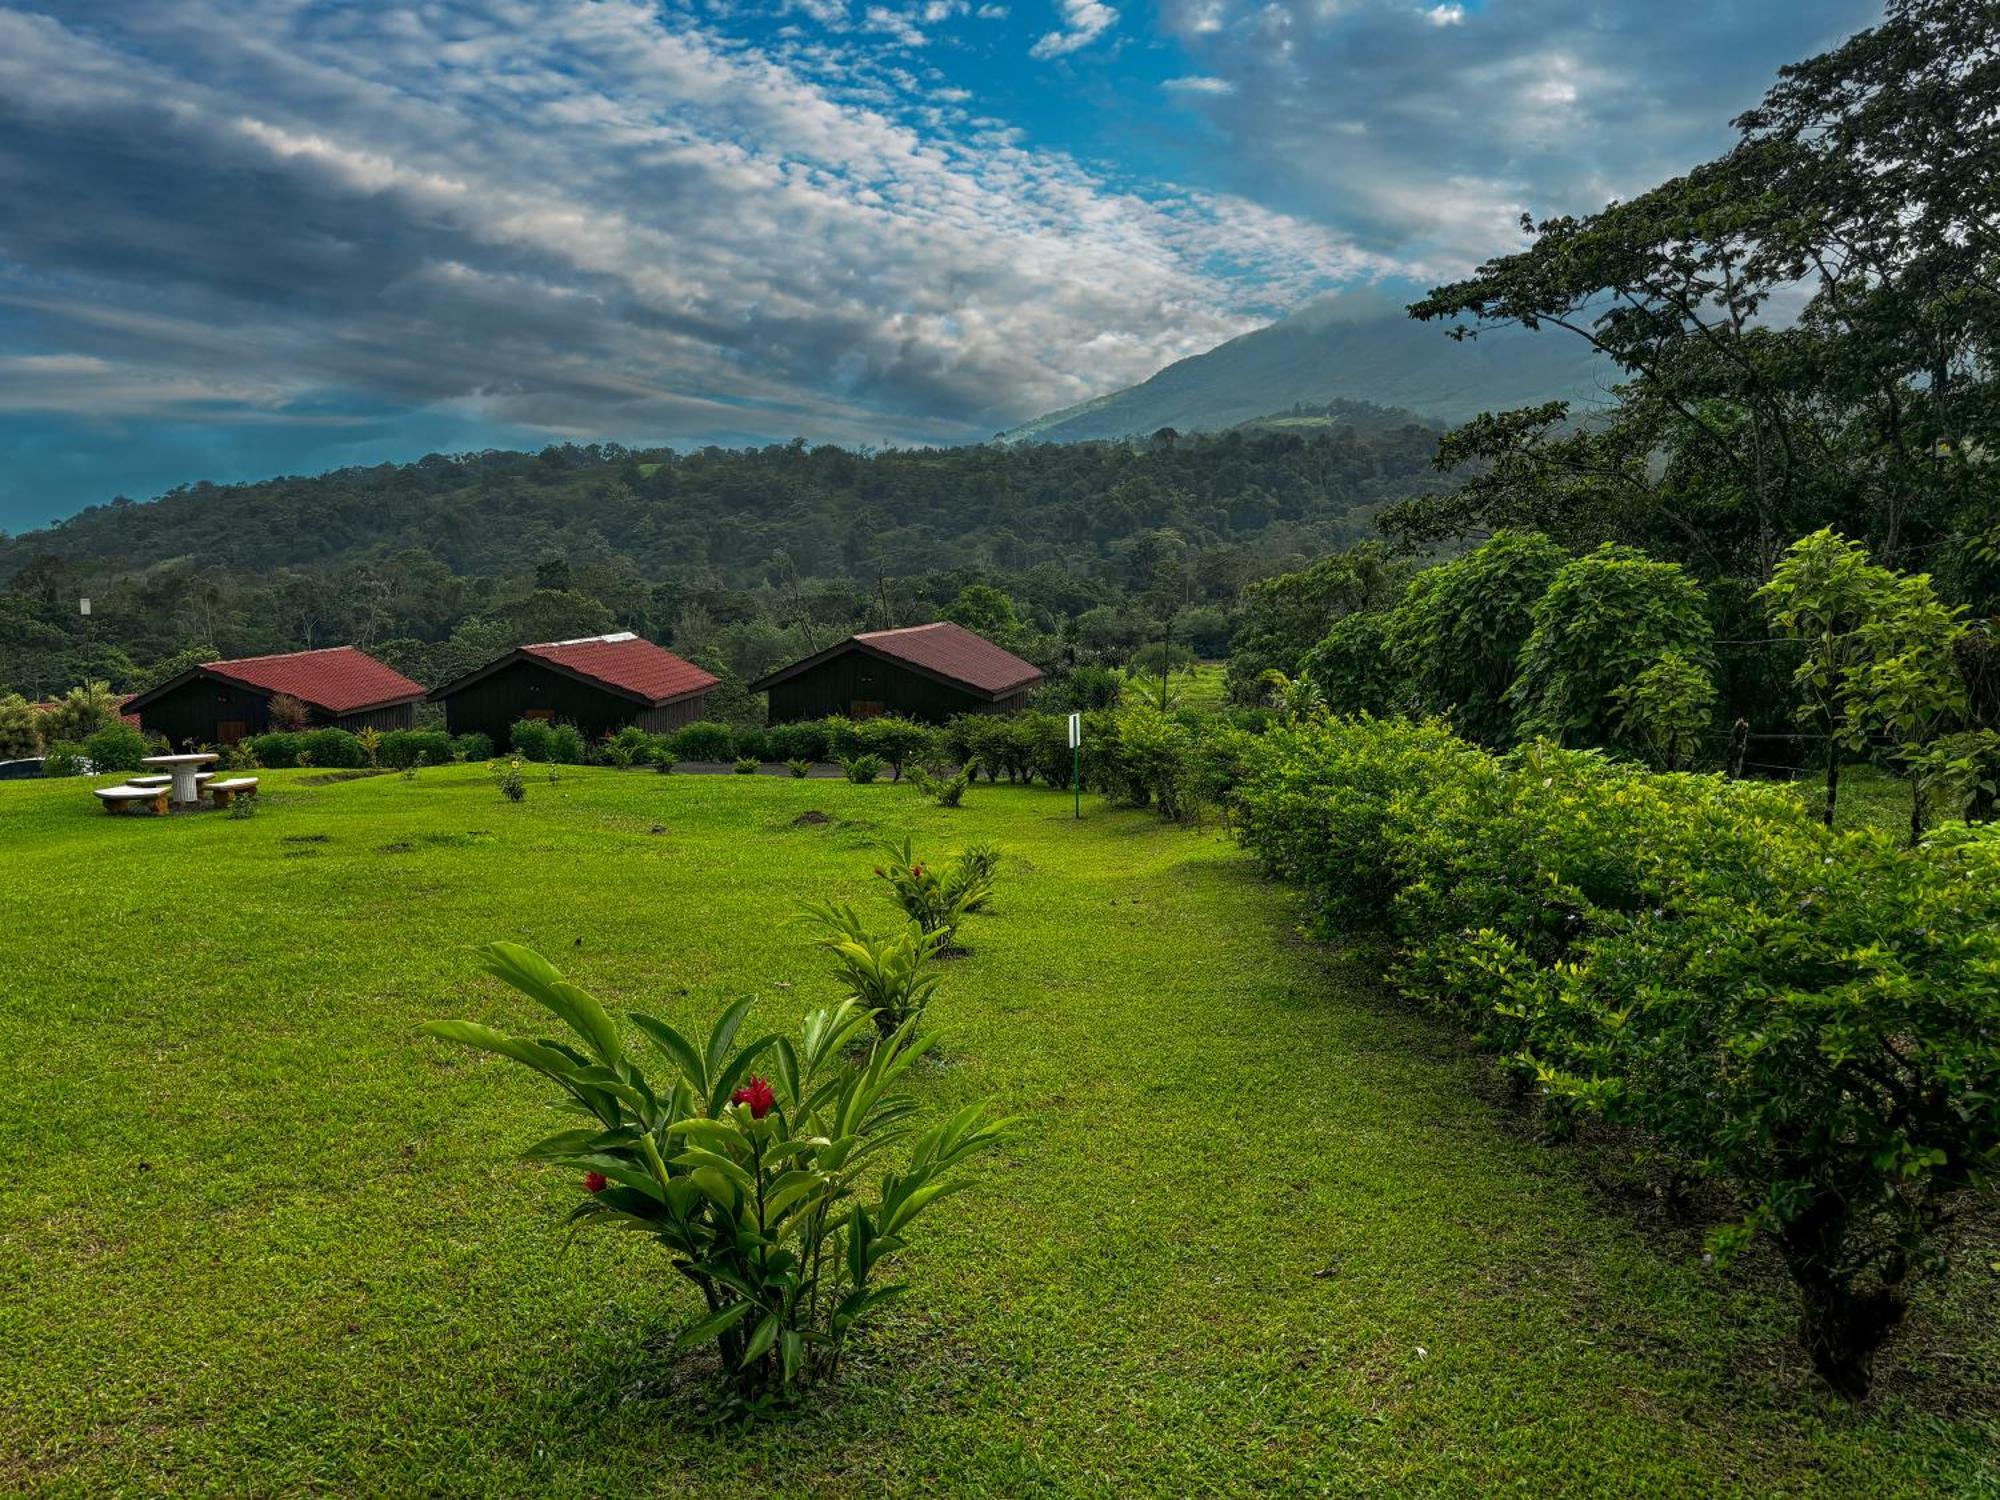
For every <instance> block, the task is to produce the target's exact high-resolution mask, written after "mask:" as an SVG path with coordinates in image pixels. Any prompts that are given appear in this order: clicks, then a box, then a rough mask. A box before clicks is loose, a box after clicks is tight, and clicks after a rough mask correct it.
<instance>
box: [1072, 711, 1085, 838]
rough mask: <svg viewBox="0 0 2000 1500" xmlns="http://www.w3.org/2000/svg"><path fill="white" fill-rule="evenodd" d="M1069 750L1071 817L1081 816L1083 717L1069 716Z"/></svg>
mask: <svg viewBox="0 0 2000 1500" xmlns="http://www.w3.org/2000/svg"><path fill="white" fill-rule="evenodd" d="M1069 748H1070V752H1071V754H1072V756H1073V757H1074V762H1075V770H1074V772H1073V773H1072V778H1071V781H1070V799H1071V802H1072V803H1073V805H1074V808H1075V811H1074V813H1073V814H1072V816H1074V817H1077V818H1081V817H1082V816H1083V715H1082V714H1071V715H1070V716H1069Z"/></svg>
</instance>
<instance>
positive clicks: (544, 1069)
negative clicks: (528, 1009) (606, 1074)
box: [418, 1021, 576, 1079]
mask: <svg viewBox="0 0 2000 1500" xmlns="http://www.w3.org/2000/svg"><path fill="white" fill-rule="evenodd" d="M418 1030H420V1031H422V1032H423V1033H424V1034H425V1035H426V1036H434V1037H437V1038H439V1039H440V1040H442V1041H447V1042H457V1043H458V1044H459V1045H460V1046H464V1047H473V1048H476V1049H478V1050H479V1051H481V1052H497V1053H498V1054H499V1055H500V1056H502V1057H511V1058H513V1059H514V1061H515V1062H518V1063H526V1064H527V1065H528V1066H529V1067H531V1068H533V1069H534V1070H535V1071H536V1072H537V1073H546V1074H548V1075H549V1076H550V1077H551V1078H563V1079H567V1078H569V1077H570V1076H571V1075H572V1074H574V1073H575V1071H576V1067H575V1064H573V1063H572V1062H570V1060H569V1059H568V1058H566V1057H564V1056H563V1055H562V1053H560V1052H558V1051H556V1050H555V1048H553V1047H549V1046H544V1045H543V1044H542V1043H540V1042H531V1041H529V1040H528V1039H527V1038H526V1037H524V1036H509V1035H508V1034H507V1033H506V1032H504V1031H495V1030H494V1029H493V1028H492V1027H491V1026H481V1025H480V1024H479V1023H478V1022H477V1021H426V1022H424V1024H423V1025H422V1026H420V1027H419V1028H418Z"/></svg>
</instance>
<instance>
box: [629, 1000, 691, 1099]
mask: <svg viewBox="0 0 2000 1500" xmlns="http://www.w3.org/2000/svg"><path fill="white" fill-rule="evenodd" d="M630 1014H631V1018H632V1024H633V1025H634V1026H636V1027H638V1028H639V1029H640V1030H641V1031H643V1032H644V1033H645V1034H646V1039H647V1040H648V1041H650V1042H651V1043H652V1044H653V1045H654V1046H656V1047H658V1048H659V1049H660V1050H661V1051H662V1052H664V1053H666V1054H667V1057H668V1058H669V1059H670V1060H671V1061H672V1062H673V1065H674V1067H675V1068H677V1069H678V1070H679V1071H680V1074H681V1076H682V1077H683V1078H685V1079H686V1080H687V1081H688V1083H689V1084H690V1085H691V1086H692V1087H693V1088H695V1089H697V1090H698V1091H700V1092H701V1093H703V1094H706V1093H707V1092H708V1078H707V1075H706V1073H705V1072H704V1070H703V1068H702V1065H701V1054H700V1053H699V1052H697V1051H695V1047H694V1043H693V1042H690V1041H689V1040H688V1039H687V1038H686V1037H684V1036H682V1035H681V1034H680V1033H679V1032H678V1031H676V1030H674V1028H673V1027H671V1026H669V1025H668V1024H667V1023H666V1022H665V1021H661V1020H658V1019H656V1018H654V1017H652V1016H647V1015H641V1014H640V1013H639V1012H638V1011H636V1010H635V1011H632V1012H631V1013H630Z"/></svg>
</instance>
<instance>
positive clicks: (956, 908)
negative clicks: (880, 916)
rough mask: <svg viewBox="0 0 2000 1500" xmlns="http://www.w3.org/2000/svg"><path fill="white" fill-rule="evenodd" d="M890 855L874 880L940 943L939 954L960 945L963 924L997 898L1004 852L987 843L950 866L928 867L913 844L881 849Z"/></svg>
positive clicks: (897, 843)
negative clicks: (998, 871)
mask: <svg viewBox="0 0 2000 1500" xmlns="http://www.w3.org/2000/svg"><path fill="white" fill-rule="evenodd" d="M882 848H883V851H884V852H885V853H886V854H887V855H888V859H887V861H886V862H885V863H883V864H880V865H877V866H876V867H875V876H876V878H877V879H878V880H881V881H883V882H884V883H885V884H886V885H887V886H888V888H889V896H890V899H892V900H893V901H895V903H896V904H897V905H898V906H900V907H902V908H903V912H904V914H905V915H906V916H908V917H909V918H910V920H911V921H912V922H915V923H916V924H917V927H918V929H919V930H920V931H921V932H923V933H924V934H925V935H926V936H932V935H937V936H939V937H940V938H941V941H940V942H939V944H938V951H939V952H941V953H942V952H948V951H950V950H951V949H952V948H953V947H955V946H956V943H957V937H958V929H959V924H960V923H962V922H963V921H964V920H965V919H966V918H967V917H968V916H970V915H971V914H972V913H973V912H975V911H978V910H979V909H980V908H981V907H982V906H984V905H985V904H986V902H987V900H988V899H989V898H990V897H991V896H992V894H993V877H994V871H995V870H996V868H997V867H998V865H999V862H1000V851H999V849H998V848H997V847H996V846H995V845H993V844H988V843H981V844H974V845H972V846H971V847H969V848H967V849H965V850H964V851H962V852H961V853H960V854H959V855H958V857H957V858H956V859H954V860H952V861H951V862H950V863H948V864H945V865H926V864H925V863H924V862H923V861H922V860H920V859H918V858H917V856H916V853H915V851H914V847H913V845H912V844H911V841H910V839H909V838H908V837H907V836H905V837H904V838H903V839H902V840H900V841H897V840H890V841H888V842H885V843H884V844H883V845H882Z"/></svg>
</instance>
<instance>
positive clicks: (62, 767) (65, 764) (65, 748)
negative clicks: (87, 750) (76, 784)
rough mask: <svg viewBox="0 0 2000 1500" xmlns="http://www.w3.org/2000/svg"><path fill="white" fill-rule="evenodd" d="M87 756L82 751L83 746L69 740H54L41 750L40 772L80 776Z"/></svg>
mask: <svg viewBox="0 0 2000 1500" xmlns="http://www.w3.org/2000/svg"><path fill="white" fill-rule="evenodd" d="M89 764H90V761H89V758H88V757H86V756H85V755H84V753H83V746H81V745H79V744H76V743H75V742H73V741H71V740H56V741H54V742H53V743H51V744H50V745H49V747H48V749H47V750H45V751H43V752H42V774H43V775H44V776H81V775H83V773H84V767H85V766H87V765H89Z"/></svg>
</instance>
